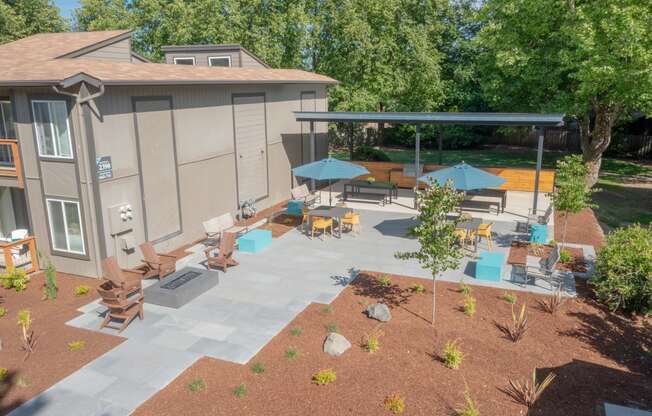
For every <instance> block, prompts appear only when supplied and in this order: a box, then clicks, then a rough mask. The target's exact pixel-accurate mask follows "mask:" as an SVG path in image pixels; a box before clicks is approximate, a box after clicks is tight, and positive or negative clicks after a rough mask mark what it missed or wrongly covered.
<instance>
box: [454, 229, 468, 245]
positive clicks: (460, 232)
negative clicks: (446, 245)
mask: <svg viewBox="0 0 652 416" xmlns="http://www.w3.org/2000/svg"><path fill="white" fill-rule="evenodd" d="M453 234H455V237H457V238H458V239H459V240H460V243H461V244H462V247H464V246H465V245H466V240H467V238H468V233H467V232H466V228H456V229H455V231H453Z"/></svg>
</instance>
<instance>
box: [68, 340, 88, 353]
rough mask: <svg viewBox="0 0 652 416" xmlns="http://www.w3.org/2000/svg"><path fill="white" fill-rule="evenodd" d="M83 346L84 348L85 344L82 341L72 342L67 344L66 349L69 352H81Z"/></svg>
mask: <svg viewBox="0 0 652 416" xmlns="http://www.w3.org/2000/svg"><path fill="white" fill-rule="evenodd" d="M85 346H86V343H85V342H84V341H72V342H69V343H68V349H69V350H70V351H79V350H83V349H84V347H85Z"/></svg>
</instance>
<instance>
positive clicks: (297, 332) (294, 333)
mask: <svg viewBox="0 0 652 416" xmlns="http://www.w3.org/2000/svg"><path fill="white" fill-rule="evenodd" d="M302 332H303V328H301V327H300V326H295V327H294V328H292V329H290V335H292V336H293V337H298V336H299V335H301V333H302Z"/></svg>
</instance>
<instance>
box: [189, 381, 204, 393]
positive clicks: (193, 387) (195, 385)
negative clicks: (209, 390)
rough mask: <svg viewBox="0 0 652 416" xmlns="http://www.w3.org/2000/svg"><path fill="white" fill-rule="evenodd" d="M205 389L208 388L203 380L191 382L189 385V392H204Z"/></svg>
mask: <svg viewBox="0 0 652 416" xmlns="http://www.w3.org/2000/svg"><path fill="white" fill-rule="evenodd" d="M205 388H206V383H205V382H204V380H203V379H201V378H196V379H194V380H193V381H191V382H190V383H188V390H190V391H191V392H193V393H196V392H198V391H202V390H204V389H205Z"/></svg>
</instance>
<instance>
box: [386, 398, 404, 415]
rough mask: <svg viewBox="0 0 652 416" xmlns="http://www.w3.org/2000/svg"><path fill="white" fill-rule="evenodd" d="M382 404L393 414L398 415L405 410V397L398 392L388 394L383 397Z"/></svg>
mask: <svg viewBox="0 0 652 416" xmlns="http://www.w3.org/2000/svg"><path fill="white" fill-rule="evenodd" d="M383 404H384V405H385V409H387V410H388V411H390V412H392V413H394V414H395V415H400V414H402V413H403V412H404V411H405V399H404V398H403V397H401V396H400V395H399V394H398V393H394V394H390V395H389V396H387V397H385V400H384V401H383Z"/></svg>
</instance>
